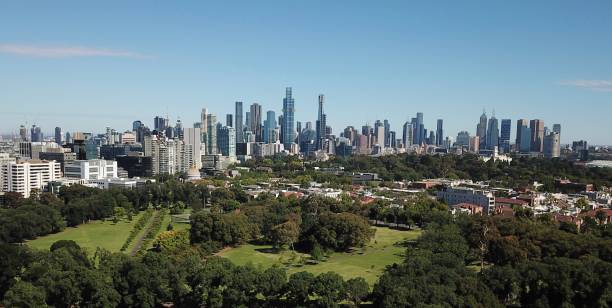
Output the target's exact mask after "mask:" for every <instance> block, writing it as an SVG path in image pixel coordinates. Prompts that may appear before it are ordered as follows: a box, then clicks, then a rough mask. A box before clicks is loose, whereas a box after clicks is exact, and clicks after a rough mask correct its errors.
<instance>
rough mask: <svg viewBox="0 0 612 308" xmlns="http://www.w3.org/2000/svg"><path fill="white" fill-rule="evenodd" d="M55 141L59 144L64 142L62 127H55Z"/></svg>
mask: <svg viewBox="0 0 612 308" xmlns="http://www.w3.org/2000/svg"><path fill="white" fill-rule="evenodd" d="M55 143H57V144H59V145H61V144H62V128H61V127H56V128H55Z"/></svg>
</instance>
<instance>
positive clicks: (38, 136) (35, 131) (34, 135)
mask: <svg viewBox="0 0 612 308" xmlns="http://www.w3.org/2000/svg"><path fill="white" fill-rule="evenodd" d="M30 141H32V142H42V141H43V135H42V131H41V130H40V127H38V126H36V125H32V128H31V129H30Z"/></svg>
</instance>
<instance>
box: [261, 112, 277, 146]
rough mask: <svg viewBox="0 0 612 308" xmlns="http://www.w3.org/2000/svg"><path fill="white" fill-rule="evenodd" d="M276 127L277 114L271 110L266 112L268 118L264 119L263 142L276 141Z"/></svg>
mask: <svg viewBox="0 0 612 308" xmlns="http://www.w3.org/2000/svg"><path fill="white" fill-rule="evenodd" d="M275 129H276V114H275V113H274V111H272V110H270V111H268V112H267V113H266V119H265V120H264V131H263V142H265V143H274V142H276V139H275V138H274V130H275Z"/></svg>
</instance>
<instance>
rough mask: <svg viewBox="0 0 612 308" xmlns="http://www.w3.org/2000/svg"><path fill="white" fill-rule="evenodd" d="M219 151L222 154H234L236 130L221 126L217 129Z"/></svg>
mask: <svg viewBox="0 0 612 308" xmlns="http://www.w3.org/2000/svg"><path fill="white" fill-rule="evenodd" d="M218 134H219V136H218V141H219V151H220V152H221V155H223V156H236V130H235V129H234V128H233V127H229V126H223V127H221V128H220V129H219V131H218Z"/></svg>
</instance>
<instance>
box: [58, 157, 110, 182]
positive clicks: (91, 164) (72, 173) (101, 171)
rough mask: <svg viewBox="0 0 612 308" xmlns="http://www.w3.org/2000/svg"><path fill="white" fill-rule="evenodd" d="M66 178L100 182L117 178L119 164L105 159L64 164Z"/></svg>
mask: <svg viewBox="0 0 612 308" xmlns="http://www.w3.org/2000/svg"><path fill="white" fill-rule="evenodd" d="M64 176H65V177H67V178H72V179H83V180H100V179H107V178H111V179H112V178H116V177H117V162H116V161H111V160H103V159H90V160H72V161H66V162H64Z"/></svg>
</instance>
